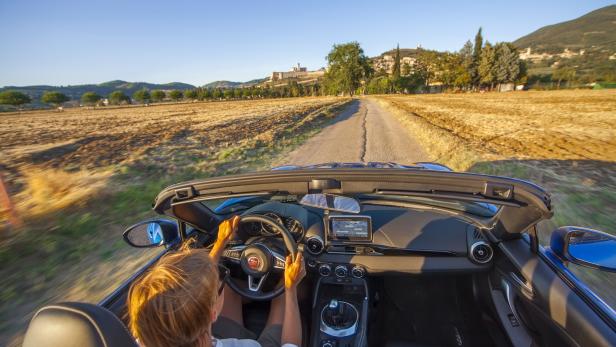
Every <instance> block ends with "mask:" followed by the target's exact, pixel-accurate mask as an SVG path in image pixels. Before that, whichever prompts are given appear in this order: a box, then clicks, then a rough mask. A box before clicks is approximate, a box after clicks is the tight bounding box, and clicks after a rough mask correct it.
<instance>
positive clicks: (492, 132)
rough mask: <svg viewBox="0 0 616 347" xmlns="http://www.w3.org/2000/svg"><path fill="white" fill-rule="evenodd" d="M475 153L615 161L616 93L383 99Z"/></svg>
mask: <svg viewBox="0 0 616 347" xmlns="http://www.w3.org/2000/svg"><path fill="white" fill-rule="evenodd" d="M383 99H384V100H386V101H387V102H389V103H390V104H391V105H392V106H395V107H396V108H398V109H400V110H403V111H406V112H407V113H409V114H412V115H416V116H417V117H420V118H421V119H422V120H424V121H425V122H427V123H429V125H432V126H434V127H437V128H440V129H442V130H443V131H445V132H448V133H450V134H451V135H452V136H455V137H457V138H458V139H459V140H461V141H463V142H464V143H465V144H466V145H468V146H470V147H472V148H473V149H474V150H475V151H478V152H481V153H483V154H487V155H495V156H498V157H507V158H514V157H515V158H520V159H565V160H569V159H573V160H607V161H616V91H615V90H606V91H593V90H570V91H547V92H516V93H485V94H437V95H413V96H391V97H383Z"/></svg>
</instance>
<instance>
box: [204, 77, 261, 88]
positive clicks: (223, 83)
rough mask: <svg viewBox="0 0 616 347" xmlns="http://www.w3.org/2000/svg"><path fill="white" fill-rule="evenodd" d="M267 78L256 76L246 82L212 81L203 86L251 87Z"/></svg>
mask: <svg viewBox="0 0 616 347" xmlns="http://www.w3.org/2000/svg"><path fill="white" fill-rule="evenodd" d="M267 80H268V78H257V79H254V80H250V81H247V82H233V81H214V82H210V83H208V84H205V85H203V86H202V87H203V88H210V89H211V88H223V89H226V88H244V87H252V86H254V85H257V84H260V83H263V82H265V81H267Z"/></svg>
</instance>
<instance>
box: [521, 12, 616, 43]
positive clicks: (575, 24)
mask: <svg viewBox="0 0 616 347" xmlns="http://www.w3.org/2000/svg"><path fill="white" fill-rule="evenodd" d="M513 44H514V45H516V46H517V47H518V48H520V49H526V48H528V47H531V48H532V50H533V51H536V52H547V53H560V52H562V51H563V50H564V49H565V48H566V49H569V50H576V51H579V50H580V49H587V50H588V49H593V48H595V49H596V48H599V47H601V48H603V49H609V50H611V52H612V53H613V52H614V51H616V5H611V6H607V7H603V8H600V9H598V10H595V11H592V12H590V13H587V14H585V15H583V16H582V17H579V18H576V19H574V20H570V21H566V22H562V23H558V24H553V25H548V26H545V27H543V28H541V29H539V30H536V31H534V32H532V33H530V34H528V35H526V36H523V37H521V38H519V39H517V40H515V41H514V42H513Z"/></svg>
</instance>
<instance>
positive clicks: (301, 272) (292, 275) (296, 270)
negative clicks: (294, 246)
mask: <svg viewBox="0 0 616 347" xmlns="http://www.w3.org/2000/svg"><path fill="white" fill-rule="evenodd" d="M304 276H306V266H305V264H304V255H303V254H302V253H301V252H297V256H296V257H295V259H292V257H291V255H287V258H286V262H285V267H284V287H285V289H287V290H289V289H290V290H295V289H296V288H297V285H298V284H299V282H301V281H302V279H303V278H304Z"/></svg>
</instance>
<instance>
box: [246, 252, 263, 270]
mask: <svg viewBox="0 0 616 347" xmlns="http://www.w3.org/2000/svg"><path fill="white" fill-rule="evenodd" d="M246 263H247V265H248V268H250V269H251V270H259V268H260V267H261V259H259V257H256V256H254V255H252V256H250V257H248V259H247V260H246Z"/></svg>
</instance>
